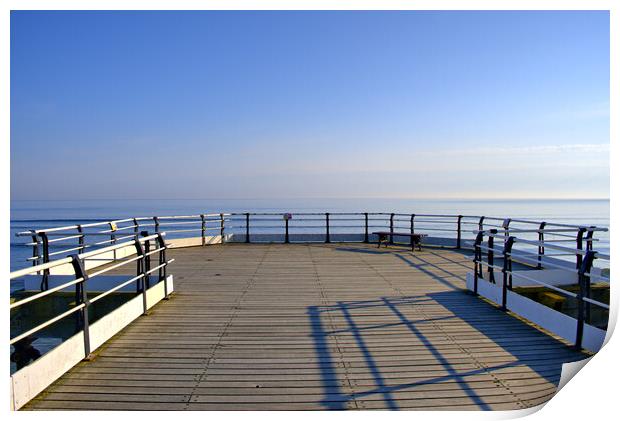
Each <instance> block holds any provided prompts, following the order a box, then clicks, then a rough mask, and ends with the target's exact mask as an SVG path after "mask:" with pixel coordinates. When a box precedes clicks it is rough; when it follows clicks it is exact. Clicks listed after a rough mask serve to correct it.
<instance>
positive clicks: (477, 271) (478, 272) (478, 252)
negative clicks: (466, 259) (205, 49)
mask: <svg viewBox="0 0 620 421" xmlns="http://www.w3.org/2000/svg"><path fill="white" fill-rule="evenodd" d="M483 238H484V234H483V232H482V231H480V232H479V233H478V234H476V241H475V242H474V294H475V295H478V278H480V277H482V265H481V264H480V262H482V249H481V248H480V245H481V244H482V239H483Z"/></svg>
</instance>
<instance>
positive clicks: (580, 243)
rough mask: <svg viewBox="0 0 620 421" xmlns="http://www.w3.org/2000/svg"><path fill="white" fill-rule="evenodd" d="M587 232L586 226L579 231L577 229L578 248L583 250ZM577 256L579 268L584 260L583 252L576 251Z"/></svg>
mask: <svg viewBox="0 0 620 421" xmlns="http://www.w3.org/2000/svg"><path fill="white" fill-rule="evenodd" d="M585 232H586V228H584V227H581V228H579V231H577V238H576V242H577V250H583V234H585ZM576 256H577V269H579V268H580V267H581V263H582V261H583V256H582V255H581V253H576Z"/></svg>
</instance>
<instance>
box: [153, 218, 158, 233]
mask: <svg viewBox="0 0 620 421" xmlns="http://www.w3.org/2000/svg"><path fill="white" fill-rule="evenodd" d="M153 223H154V224H155V233H157V234H159V218H158V217H157V216H154V217H153Z"/></svg>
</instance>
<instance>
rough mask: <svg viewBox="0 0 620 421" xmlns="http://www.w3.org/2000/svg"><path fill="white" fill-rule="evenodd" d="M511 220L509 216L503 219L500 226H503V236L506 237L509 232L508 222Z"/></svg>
mask: <svg viewBox="0 0 620 421" xmlns="http://www.w3.org/2000/svg"><path fill="white" fill-rule="evenodd" d="M511 221H512V220H511V219H510V218H506V219H504V222H503V223H502V228H504V237H508V234H509V233H510V230H509V227H510V222H511Z"/></svg>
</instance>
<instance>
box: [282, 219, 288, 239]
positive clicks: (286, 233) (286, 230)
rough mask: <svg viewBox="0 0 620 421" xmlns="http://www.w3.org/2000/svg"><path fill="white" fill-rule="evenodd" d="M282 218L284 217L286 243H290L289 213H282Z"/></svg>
mask: <svg viewBox="0 0 620 421" xmlns="http://www.w3.org/2000/svg"><path fill="white" fill-rule="evenodd" d="M282 218H283V219H284V243H286V244H288V243H289V236H288V220H289V214H288V213H286V214H284V215H282Z"/></svg>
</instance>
